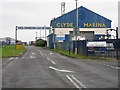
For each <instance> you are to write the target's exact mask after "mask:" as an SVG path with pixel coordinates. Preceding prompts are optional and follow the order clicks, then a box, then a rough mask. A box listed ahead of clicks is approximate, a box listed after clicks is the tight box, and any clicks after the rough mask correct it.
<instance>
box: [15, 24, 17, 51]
mask: <svg viewBox="0 0 120 90" xmlns="http://www.w3.org/2000/svg"><path fill="white" fill-rule="evenodd" d="M16 45H17V26H16V28H15V49H16Z"/></svg>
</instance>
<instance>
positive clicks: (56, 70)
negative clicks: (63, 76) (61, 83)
mask: <svg viewBox="0 0 120 90" xmlns="http://www.w3.org/2000/svg"><path fill="white" fill-rule="evenodd" d="M49 68H50V69H53V70H56V71H60V72H73V71H70V70H60V69H57V68H54V67H52V66H49Z"/></svg>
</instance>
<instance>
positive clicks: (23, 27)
mask: <svg viewBox="0 0 120 90" xmlns="http://www.w3.org/2000/svg"><path fill="white" fill-rule="evenodd" d="M50 29H51V27H46V26H44V27H39V26H16V28H15V40H16V41H15V43H16V45H17V30H45V39H46V30H50ZM16 49H17V48H16Z"/></svg>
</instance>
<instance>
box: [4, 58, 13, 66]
mask: <svg viewBox="0 0 120 90" xmlns="http://www.w3.org/2000/svg"><path fill="white" fill-rule="evenodd" d="M12 59H14V58H13V57H11V58H10V59H9V60H7V61H6V62H4V63H3V65H5V64H6V63H8V62H9V61H10V60H12Z"/></svg>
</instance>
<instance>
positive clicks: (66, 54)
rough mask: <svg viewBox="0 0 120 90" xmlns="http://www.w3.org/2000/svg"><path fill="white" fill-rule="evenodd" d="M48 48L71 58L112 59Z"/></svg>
mask: <svg viewBox="0 0 120 90" xmlns="http://www.w3.org/2000/svg"><path fill="white" fill-rule="evenodd" d="M42 48H43V49H48V48H45V47H42ZM48 50H51V51H54V52H58V53H60V54H62V55H65V56H69V57H72V58H79V59H95V60H112V59H111V58H105V57H89V56H84V55H79V54H77V55H75V54H74V53H72V52H70V53H69V52H67V51H63V50H58V49H48Z"/></svg>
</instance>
